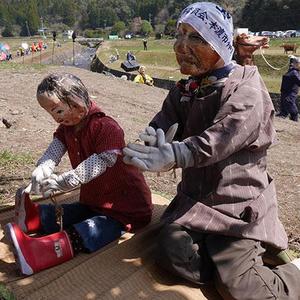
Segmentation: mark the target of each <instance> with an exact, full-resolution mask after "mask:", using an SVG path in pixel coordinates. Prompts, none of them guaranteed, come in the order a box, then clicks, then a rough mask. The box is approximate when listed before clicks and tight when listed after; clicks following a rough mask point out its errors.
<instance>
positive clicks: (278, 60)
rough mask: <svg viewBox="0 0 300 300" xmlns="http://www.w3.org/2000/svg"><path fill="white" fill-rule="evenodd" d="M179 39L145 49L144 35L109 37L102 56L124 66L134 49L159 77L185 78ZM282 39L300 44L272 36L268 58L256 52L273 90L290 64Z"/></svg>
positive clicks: (299, 40)
mask: <svg viewBox="0 0 300 300" xmlns="http://www.w3.org/2000/svg"><path fill="white" fill-rule="evenodd" d="M174 41H175V40H154V39H150V40H149V41H148V51H144V50H143V43H142V40H141V39H133V40H117V41H106V42H105V43H104V45H103V47H102V46H101V47H100V48H99V51H98V56H99V58H100V59H101V61H102V62H103V63H104V64H106V65H107V66H108V67H110V68H112V69H117V70H122V69H121V62H123V61H124V60H125V59H126V53H127V51H129V50H130V51H132V52H133V54H134V55H135V56H136V57H137V61H138V62H139V63H140V64H142V65H145V66H146V69H147V70H146V72H147V73H148V74H149V75H150V76H152V77H156V78H164V79H172V80H179V79H180V78H182V77H183V76H182V74H180V72H179V69H178V64H177V62H176V59H175V55H174V51H173V44H174ZM282 43H296V44H298V45H299V46H300V38H290V39H271V40H270V48H269V49H265V50H264V52H263V54H264V57H265V59H266V60H267V62H268V63H269V64H270V65H271V66H273V67H274V68H278V69H280V70H274V69H272V67H270V66H269V65H268V64H267V63H266V62H265V61H264V59H263V57H262V55H261V53H260V50H257V51H256V52H255V64H256V66H257V67H258V69H259V72H260V74H261V76H262V77H263V80H264V82H265V84H266V86H267V88H268V90H269V91H270V92H273V93H279V92H280V85H281V80H282V75H283V74H284V73H285V72H286V71H287V68H288V61H289V58H288V55H287V54H284V53H283V48H281V47H280V45H282ZM115 49H118V52H119V54H120V59H119V60H118V61H116V62H114V63H112V64H110V63H108V60H109V57H110V55H112V54H114V55H115V54H116V50H115ZM299 51H300V50H299Z"/></svg>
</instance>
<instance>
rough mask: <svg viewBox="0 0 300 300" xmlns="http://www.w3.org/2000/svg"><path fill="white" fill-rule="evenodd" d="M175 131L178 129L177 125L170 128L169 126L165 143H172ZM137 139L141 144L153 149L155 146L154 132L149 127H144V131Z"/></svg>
mask: <svg viewBox="0 0 300 300" xmlns="http://www.w3.org/2000/svg"><path fill="white" fill-rule="evenodd" d="M177 129H178V123H174V124H173V125H172V126H170V128H169V129H168V131H167V133H166V143H171V142H172V141H173V139H174V136H175V134H176V131H177ZM139 138H140V139H141V140H142V141H143V142H146V143H148V144H149V146H154V147H156V146H157V134H156V130H155V129H154V128H153V127H151V126H148V127H146V128H145V131H144V132H142V133H141V134H140V135H139Z"/></svg>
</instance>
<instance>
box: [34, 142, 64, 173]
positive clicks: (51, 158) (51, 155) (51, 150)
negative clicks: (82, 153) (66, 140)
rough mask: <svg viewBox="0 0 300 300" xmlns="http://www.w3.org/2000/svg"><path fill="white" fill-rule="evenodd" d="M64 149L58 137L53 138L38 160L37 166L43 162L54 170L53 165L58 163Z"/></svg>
mask: <svg viewBox="0 0 300 300" xmlns="http://www.w3.org/2000/svg"><path fill="white" fill-rule="evenodd" d="M66 151H67V149H66V147H65V145H64V144H63V143H62V142H61V141H60V140H59V139H58V138H54V139H53V140H52V142H51V143H50V145H49V147H48V148H47V150H46V151H45V153H44V154H43V155H42V157H41V158H40V159H39V160H38V162H37V166H40V165H42V164H45V165H47V166H48V167H50V168H52V170H54V167H55V166H57V165H58V164H59V163H60V160H61V158H62V157H63V156H64V154H65V153H66Z"/></svg>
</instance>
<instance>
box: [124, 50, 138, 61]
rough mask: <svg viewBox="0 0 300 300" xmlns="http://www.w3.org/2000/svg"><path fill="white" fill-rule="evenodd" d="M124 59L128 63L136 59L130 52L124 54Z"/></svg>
mask: <svg viewBox="0 0 300 300" xmlns="http://www.w3.org/2000/svg"><path fill="white" fill-rule="evenodd" d="M126 59H127V60H128V61H131V60H136V57H135V56H134V55H133V53H132V52H131V51H128V52H127V54H126Z"/></svg>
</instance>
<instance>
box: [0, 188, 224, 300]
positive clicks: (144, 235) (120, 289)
mask: <svg viewBox="0 0 300 300" xmlns="http://www.w3.org/2000/svg"><path fill="white" fill-rule="evenodd" d="M57 200H59V201H60V202H63V203H68V202H69V203H70V202H73V201H76V200H78V191H74V192H72V193H68V194H63V195H61V196H59V197H58V199H57ZM153 203H154V207H155V208H154V215H153V220H152V222H151V224H150V225H148V226H147V227H146V228H144V229H143V230H141V231H139V232H137V233H135V234H129V233H126V234H125V235H124V236H123V237H122V238H121V239H120V240H119V241H116V242H113V243H111V244H109V245H107V246H106V247H104V248H103V249H101V250H99V251H97V252H95V253H92V254H80V255H78V256H76V257H75V258H74V259H71V260H70V261H68V262H66V263H63V264H61V265H59V266H56V267H53V268H50V269H48V270H44V271H42V272H40V273H37V274H34V275H32V276H29V277H24V276H21V275H20V273H18V270H17V268H16V265H15V263H14V257H13V255H12V254H11V252H10V251H9V248H8V246H7V241H6V239H5V237H4V236H3V231H2V230H1V228H0V282H3V283H4V284H5V286H6V287H7V288H8V289H9V290H11V291H12V292H13V294H14V296H15V298H16V299H28V300H29V299H30V300H34V299H39V300H40V299H51V300H52V299H60V300H61V299H68V300H69V299H71V300H75V299H128V300H132V299H172V300H175V299H197V300H202V299H211V300H217V299H221V298H219V296H218V294H217V293H216V291H215V290H214V289H213V288H202V287H201V289H200V288H199V287H198V286H191V285H190V284H189V283H187V282H184V281H183V280H181V279H180V278H177V277H175V276H172V275H170V274H167V273H166V272H165V271H163V270H160V269H159V267H158V266H157V265H155V264H154V259H153V256H154V255H153V253H154V245H155V237H156V236H157V233H158V230H159V223H158V220H159V217H160V215H161V213H162V212H163V210H164V209H165V207H166V206H167V204H168V200H166V199H165V198H163V197H161V196H159V195H156V194H153ZM12 216H13V209H8V210H6V211H3V212H1V213H0V224H1V226H2V227H3V225H4V224H6V223H7V222H9V221H11V220H12ZM41 255H43V254H42V253H41Z"/></svg>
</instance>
